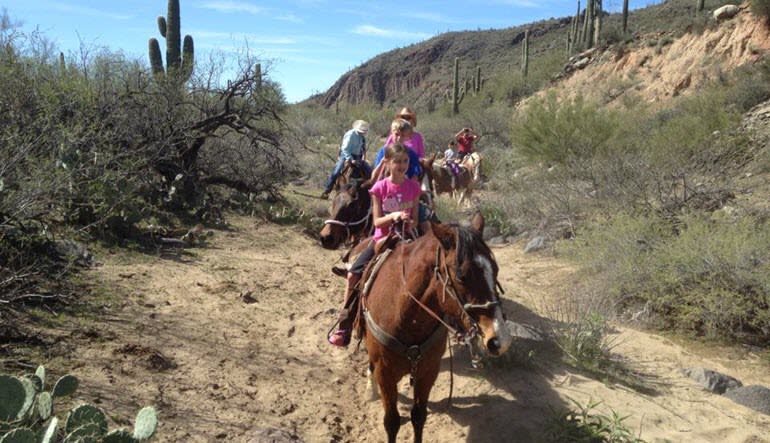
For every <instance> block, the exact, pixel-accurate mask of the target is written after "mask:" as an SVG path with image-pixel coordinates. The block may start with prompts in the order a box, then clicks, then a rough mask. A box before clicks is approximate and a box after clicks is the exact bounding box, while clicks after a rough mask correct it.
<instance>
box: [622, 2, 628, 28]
mask: <svg viewBox="0 0 770 443" xmlns="http://www.w3.org/2000/svg"><path fill="white" fill-rule="evenodd" d="M626 32H628V0H623V34H625V33H626Z"/></svg>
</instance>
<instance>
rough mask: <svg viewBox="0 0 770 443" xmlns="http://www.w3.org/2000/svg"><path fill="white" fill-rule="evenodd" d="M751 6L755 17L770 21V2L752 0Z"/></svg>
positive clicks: (767, 0) (769, 0) (768, 0)
mask: <svg viewBox="0 0 770 443" xmlns="http://www.w3.org/2000/svg"><path fill="white" fill-rule="evenodd" d="M749 5H750V6H751V12H752V13H754V15H757V16H759V17H762V18H764V19H766V20H770V0H750V2H749Z"/></svg>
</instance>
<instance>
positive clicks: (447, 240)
mask: <svg viewBox="0 0 770 443" xmlns="http://www.w3.org/2000/svg"><path fill="white" fill-rule="evenodd" d="M431 228H432V229H431V232H432V234H428V235H424V236H422V237H420V238H418V239H417V240H415V241H413V242H411V243H404V242H402V243H400V244H398V245H397V246H396V247H395V249H394V250H393V251H392V253H391V254H390V255H389V256H387V258H386V259H385V260H384V261H383V262H382V264H381V267H380V269H379V273H378V274H377V276H376V278H375V279H374V281H373V283H372V284H371V288H370V290H369V291H368V294H366V295H365V297H364V298H363V300H362V306H363V315H362V317H363V320H361V319H360V318H359V322H358V328H357V330H358V332H359V334H363V335H364V340H365V343H366V349H367V351H368V354H369V369H370V374H371V375H372V376H373V378H374V379H375V380H376V383H377V386H378V387H379V390H380V393H381V398H382V406H383V408H384V409H385V419H384V424H385V430H386V432H387V435H388V442H390V443H394V442H395V441H396V434H397V433H398V430H399V427H400V426H401V417H400V416H399V413H398V409H397V400H398V389H397V383H398V381H399V380H400V379H401V378H402V377H403V376H405V375H410V377H411V380H412V382H413V386H414V405H413V407H412V412H411V422H412V426H413V428H414V441H415V442H417V443H419V442H422V435H423V427H424V425H425V421H426V419H427V406H428V397H429V395H430V391H431V388H432V387H433V384H434V382H435V381H436V377H437V376H438V372H439V366H440V362H441V357H442V355H443V354H444V350H445V349H446V340H447V331H450V332H451V333H452V334H454V335H456V336H460V337H464V339H465V340H467V342H471V341H474V342H480V345H481V346H482V347H483V350H484V351H486V353H487V354H489V355H491V356H499V355H501V354H503V353H504V352H505V351H506V350H507V349H508V347H509V346H510V345H511V341H512V339H511V335H510V333H509V331H508V329H507V328H506V325H505V321H504V319H503V313H502V309H501V306H500V298H499V295H498V292H497V288H498V287H499V284H498V282H497V271H498V267H497V263H496V262H495V259H494V256H493V254H492V251H491V250H490V249H489V247H487V245H486V244H485V243H484V241H483V239H482V234H481V233H482V231H483V229H484V219H483V217H481V215H480V214H477V216H476V217H474V220H473V222H472V228H465V227H460V226H457V225H445V224H440V223H434V224H433V225H432V227H431Z"/></svg>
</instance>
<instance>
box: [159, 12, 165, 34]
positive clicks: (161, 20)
mask: <svg viewBox="0 0 770 443" xmlns="http://www.w3.org/2000/svg"><path fill="white" fill-rule="evenodd" d="M158 31H160V35H161V36H162V37H163V38H166V17H163V16H162V15H159V16H158Z"/></svg>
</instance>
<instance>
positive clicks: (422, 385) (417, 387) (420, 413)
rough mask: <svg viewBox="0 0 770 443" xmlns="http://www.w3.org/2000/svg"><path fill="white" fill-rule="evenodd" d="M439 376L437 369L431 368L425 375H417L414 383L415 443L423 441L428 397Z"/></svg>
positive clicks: (412, 416)
mask: <svg viewBox="0 0 770 443" xmlns="http://www.w3.org/2000/svg"><path fill="white" fill-rule="evenodd" d="M437 376H438V366H437V367H436V370H431V371H430V373H428V374H426V375H425V376H424V377H416V378H415V383H414V405H413V406H412V415H411V421H412V428H413V429H414V443H422V430H423V428H424V427H425V421H426V420H427V418H428V397H430V391H431V389H432V388H433V383H435V382H436V377H437Z"/></svg>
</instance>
